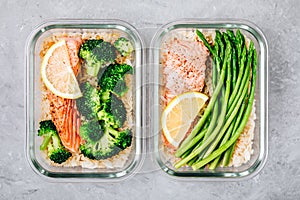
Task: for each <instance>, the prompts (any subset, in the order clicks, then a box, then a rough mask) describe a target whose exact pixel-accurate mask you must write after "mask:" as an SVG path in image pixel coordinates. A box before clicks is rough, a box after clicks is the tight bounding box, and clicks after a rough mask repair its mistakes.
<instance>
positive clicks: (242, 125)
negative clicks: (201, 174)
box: [192, 51, 257, 170]
mask: <svg viewBox="0 0 300 200" xmlns="http://www.w3.org/2000/svg"><path fill="white" fill-rule="evenodd" d="M256 60H257V58H256V51H254V52H253V66H252V81H251V90H250V96H249V100H248V104H247V108H246V111H245V114H244V116H243V119H242V121H241V123H240V125H239V128H238V129H237V131H236V132H235V133H234V135H233V136H232V137H231V138H230V140H228V141H227V142H226V143H225V144H223V145H222V146H220V147H219V148H218V149H216V150H215V151H214V152H212V153H211V154H210V155H209V156H208V157H206V158H204V159H203V160H201V161H200V162H198V163H197V164H194V165H193V166H192V168H193V169H194V170H195V169H199V168H201V167H203V166H204V165H206V164H207V163H209V162H210V161H212V160H213V159H215V158H216V157H218V156H219V155H221V154H222V153H223V152H224V151H226V150H227V149H228V148H229V147H230V146H231V145H233V144H234V143H235V141H236V140H237V139H238V138H239V136H240V134H241V133H242V132H243V130H244V128H245V126H246V124H247V122H248V119H249V116H250V114H251V110H252V106H253V101H254V94H255V86H256V65H257V63H256Z"/></svg>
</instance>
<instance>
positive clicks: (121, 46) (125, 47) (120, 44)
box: [114, 37, 133, 56]
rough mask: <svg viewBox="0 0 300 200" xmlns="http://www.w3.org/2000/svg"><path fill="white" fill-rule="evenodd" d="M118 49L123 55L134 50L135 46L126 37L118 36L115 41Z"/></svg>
mask: <svg viewBox="0 0 300 200" xmlns="http://www.w3.org/2000/svg"><path fill="white" fill-rule="evenodd" d="M114 45H115V47H116V49H117V50H118V51H119V52H120V54H121V55H122V56H128V55H130V53H131V52H132V51H133V46H132V44H131V43H130V41H129V40H128V39H126V38H124V37H120V38H118V39H117V40H116V41H115V43H114Z"/></svg>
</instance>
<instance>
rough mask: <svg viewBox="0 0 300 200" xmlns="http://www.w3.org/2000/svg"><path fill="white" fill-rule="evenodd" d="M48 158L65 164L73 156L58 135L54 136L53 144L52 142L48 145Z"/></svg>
mask: <svg viewBox="0 0 300 200" xmlns="http://www.w3.org/2000/svg"><path fill="white" fill-rule="evenodd" d="M48 156H49V158H50V160H52V161H53V162H55V163H58V164H61V163H63V162H65V161H66V160H68V158H70V157H71V156H72V154H71V153H70V152H69V151H67V150H66V149H65V147H64V146H63V145H62V144H61V141H60V138H59V136H58V134H54V135H53V136H52V143H51V142H50V143H49V144H48Z"/></svg>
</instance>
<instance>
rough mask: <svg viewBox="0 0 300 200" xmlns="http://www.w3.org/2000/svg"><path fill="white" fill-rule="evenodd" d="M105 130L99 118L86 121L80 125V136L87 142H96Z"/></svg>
mask: <svg viewBox="0 0 300 200" xmlns="http://www.w3.org/2000/svg"><path fill="white" fill-rule="evenodd" d="M103 134H104V132H103V129H102V127H101V125H100V122H99V121H98V120H92V121H84V122H83V123H82V124H81V126H80V137H81V139H83V140H85V141H86V142H87V143H95V142H97V141H98V140H99V139H100V138H101V137H102V136H103Z"/></svg>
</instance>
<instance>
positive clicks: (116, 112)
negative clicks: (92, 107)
mask: <svg viewBox="0 0 300 200" xmlns="http://www.w3.org/2000/svg"><path fill="white" fill-rule="evenodd" d="M98 119H99V120H103V121H105V123H106V124H109V125H110V126H112V127H113V128H120V127H122V126H123V124H124V122H125V120H126V109H125V106H124V103H123V102H122V100H121V99H119V98H118V97H117V96H116V95H115V94H113V93H110V96H109V98H108V99H107V100H106V101H105V103H103V108H102V110H101V111H100V112H99V113H98Z"/></svg>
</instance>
